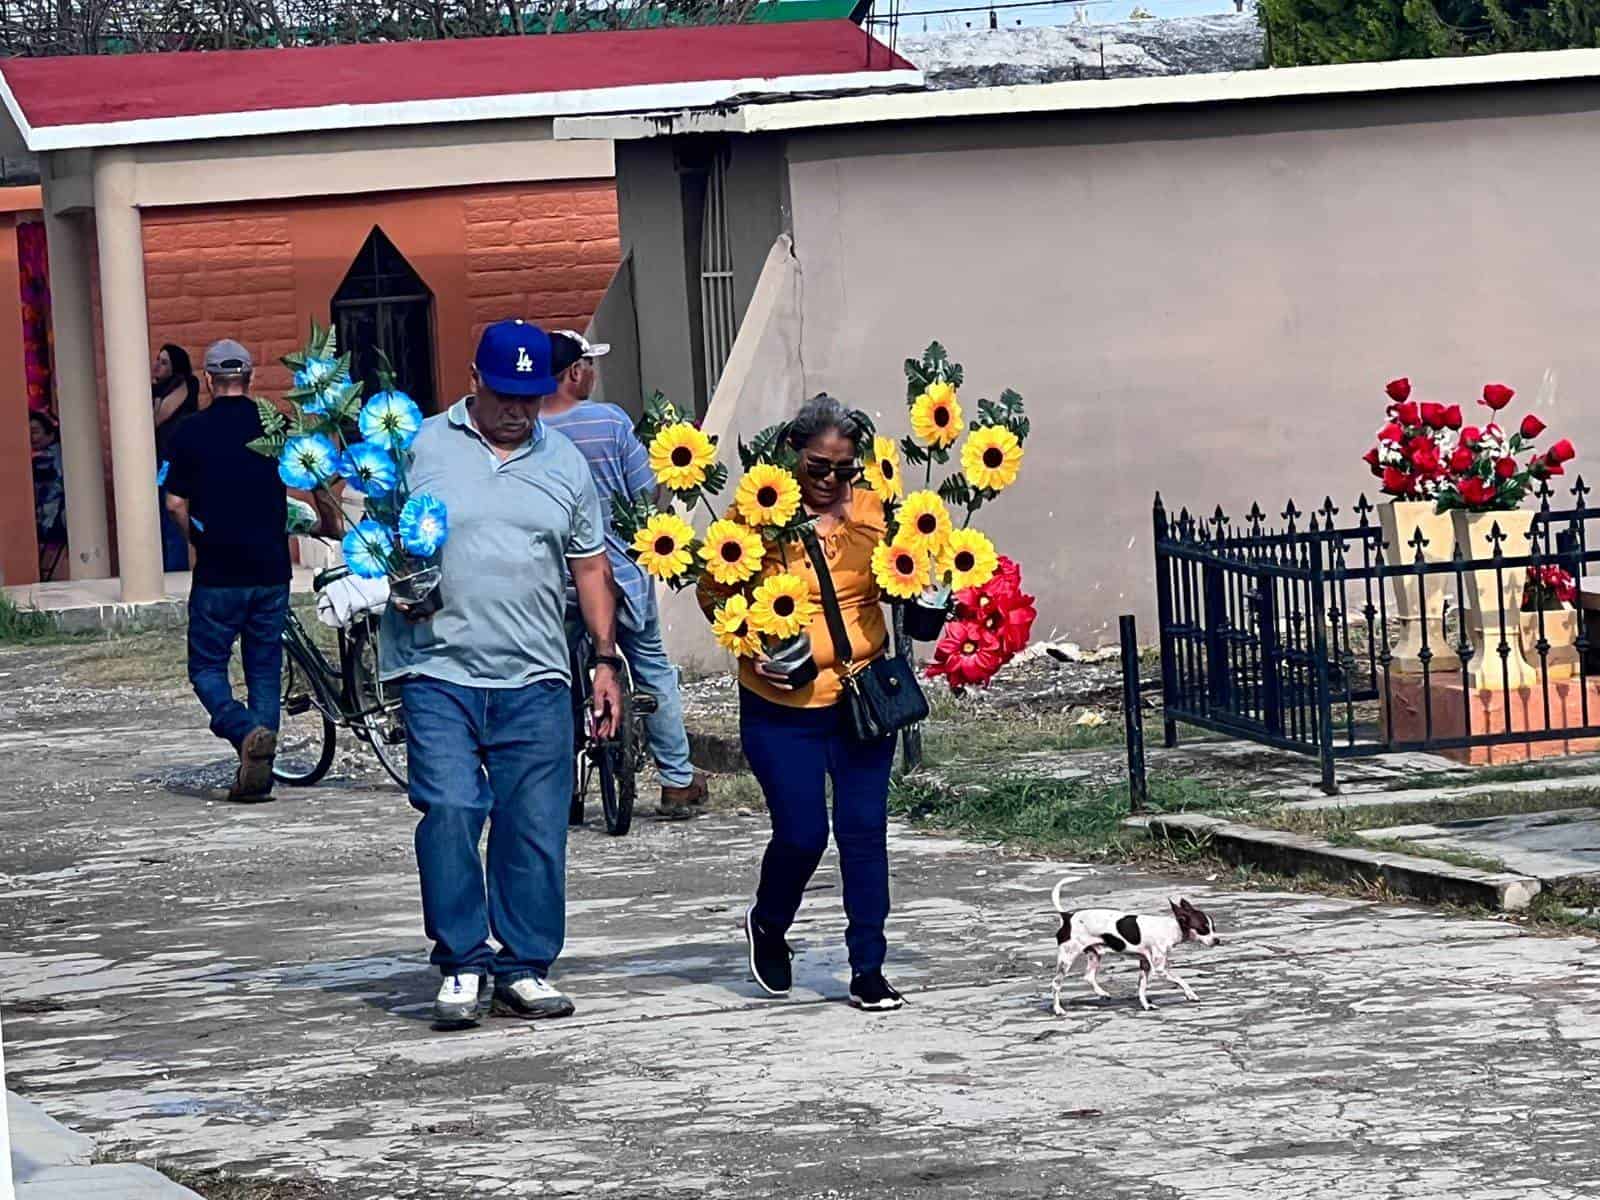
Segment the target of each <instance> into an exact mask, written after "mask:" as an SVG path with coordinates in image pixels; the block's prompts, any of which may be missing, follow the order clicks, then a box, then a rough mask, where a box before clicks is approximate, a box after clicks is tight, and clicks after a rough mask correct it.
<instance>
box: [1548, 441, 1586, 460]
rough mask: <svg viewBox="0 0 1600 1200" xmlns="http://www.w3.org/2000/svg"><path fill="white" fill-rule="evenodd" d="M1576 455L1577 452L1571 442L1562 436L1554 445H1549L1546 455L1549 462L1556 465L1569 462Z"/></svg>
mask: <svg viewBox="0 0 1600 1200" xmlns="http://www.w3.org/2000/svg"><path fill="white" fill-rule="evenodd" d="M1577 456H1578V452H1577V451H1576V450H1574V449H1573V448H1572V443H1571V442H1570V441H1568V440H1567V439H1566V438H1562V439H1561V440H1560V441H1559V442H1557V443H1556V444H1555V445H1554V446H1551V447H1550V452H1549V454H1547V455H1546V457H1547V458H1548V459H1549V460H1550V461H1551V462H1553V463H1556V464H1558V465H1559V464H1561V463H1567V462H1571V461H1572V460H1573V459H1574V458H1576V457H1577Z"/></svg>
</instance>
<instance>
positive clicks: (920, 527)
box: [917, 513, 939, 537]
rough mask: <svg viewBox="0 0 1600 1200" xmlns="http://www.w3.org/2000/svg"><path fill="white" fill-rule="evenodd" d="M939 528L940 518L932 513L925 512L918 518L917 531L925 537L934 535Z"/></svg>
mask: <svg viewBox="0 0 1600 1200" xmlns="http://www.w3.org/2000/svg"><path fill="white" fill-rule="evenodd" d="M938 529H939V518H938V517H936V516H934V515H933V514H932V513H923V514H922V515H921V516H920V517H918V518H917V532H918V533H920V534H922V535H923V536H924V537H932V536H933V534H934V533H936V532H937V531H938Z"/></svg>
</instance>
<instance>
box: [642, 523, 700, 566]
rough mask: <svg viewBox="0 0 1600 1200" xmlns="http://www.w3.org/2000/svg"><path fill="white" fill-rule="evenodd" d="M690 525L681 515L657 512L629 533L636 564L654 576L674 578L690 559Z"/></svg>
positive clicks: (691, 541)
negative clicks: (641, 526) (641, 525)
mask: <svg viewBox="0 0 1600 1200" xmlns="http://www.w3.org/2000/svg"><path fill="white" fill-rule="evenodd" d="M693 542H694V526H693V525H690V524H689V522H687V521H685V520H684V519H683V518H682V517H675V516H673V515H672V514H671V513H659V514H657V515H656V516H653V517H651V518H650V520H649V521H648V522H647V523H646V524H645V527H644V528H643V529H641V530H639V532H638V533H636V534H634V535H633V548H634V550H635V552H636V553H637V554H638V556H639V565H640V566H641V567H643V568H644V569H645V570H646V571H649V572H650V574H652V575H654V576H655V577H656V578H657V579H676V578H677V577H678V576H680V575H682V574H683V573H684V572H685V571H687V570H688V569H689V563H690V562H691V561H693V553H692V545H693Z"/></svg>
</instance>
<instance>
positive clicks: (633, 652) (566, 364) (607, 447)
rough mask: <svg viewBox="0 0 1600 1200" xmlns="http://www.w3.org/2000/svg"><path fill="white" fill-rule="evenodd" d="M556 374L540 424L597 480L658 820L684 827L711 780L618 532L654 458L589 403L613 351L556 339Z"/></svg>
mask: <svg viewBox="0 0 1600 1200" xmlns="http://www.w3.org/2000/svg"><path fill="white" fill-rule="evenodd" d="M550 340H551V344H552V345H551V368H552V370H553V371H554V372H555V375H556V380H557V382H558V383H559V385H560V390H559V391H557V392H556V394H555V395H554V396H546V397H545V399H544V404H543V406H542V407H541V408H540V410H539V419H540V420H542V421H543V422H544V423H545V425H546V426H547V427H548V428H550V429H555V430H558V431H559V432H561V433H563V434H565V435H566V436H567V437H568V438H569V439H571V441H572V443H573V445H575V446H577V447H578V449H579V450H580V451H581V452H582V454H583V456H584V458H586V459H588V461H589V470H590V471H591V472H592V473H593V475H594V482H595V487H596V489H598V491H599V493H600V503H601V506H602V507H603V508H604V509H605V513H606V526H607V528H606V551H607V554H608V556H609V557H610V559H611V572H612V574H613V576H615V578H616V584H617V588H618V590H619V592H620V593H621V595H620V597H619V600H618V604H617V645H618V648H619V649H621V651H622V654H623V657H624V658H626V659H627V660H628V669H629V670H630V671H632V673H633V678H634V682H635V683H636V684H637V686H638V687H639V689H640V690H641V691H643V692H647V693H649V694H650V695H652V696H654V697H655V699H656V711H655V712H654V713H652V714H651V715H650V716H649V717H647V718H646V719H645V727H646V730H647V731H648V733H649V740H650V755H651V757H652V758H653V759H655V763H656V770H657V772H658V773H659V774H660V776H661V804H660V807H658V808H657V809H656V812H657V813H658V815H660V816H662V817H667V818H672V819H682V818H684V817H691V816H693V815H694V806H695V805H698V804H703V803H704V802H705V799H706V794H707V788H706V779H705V776H704V775H702V774H700V773H699V772H697V771H696V770H695V769H694V768H693V767H692V766H691V765H690V763H689V735H688V733H687V732H685V730H684V727H683V701H682V699H681V698H680V696H679V694H678V672H677V668H676V667H674V666H673V665H672V661H671V660H670V659H669V658H668V657H667V650H666V646H665V645H664V644H663V643H662V641H661V616H660V613H659V611H658V610H657V608H656V595H655V586H654V585H653V584H652V583H651V581H650V577H649V576H648V575H646V574H645V573H644V572H643V571H642V570H640V568H639V564H638V563H636V562H634V561H633V559H631V558H629V557H628V552H627V548H626V547H625V546H624V544H623V542H622V539H621V538H619V537H618V536H617V534H616V532H615V531H614V530H613V529H611V527H610V525H611V500H612V497H613V496H618V495H620V496H626V497H629V498H632V497H635V496H637V495H638V494H639V493H640V492H650V493H652V494H653V493H654V492H655V490H656V479H655V474H654V473H653V472H652V471H651V470H650V456H649V455H648V454H647V453H646V452H645V448H644V446H643V445H641V444H640V442H639V439H638V437H637V436H636V435H635V434H634V432H633V422H632V420H630V419H629V417H628V414H627V413H625V412H623V411H622V410H621V409H620V408H618V407H617V406H616V405H614V404H600V403H597V402H595V401H593V400H590V399H589V395H590V393H591V392H593V391H594V385H595V379H596V370H595V363H594V360H595V359H597V358H600V357H601V356H603V355H605V354H607V353H609V351H610V349H611V347H610V346H606V345H591V344H590V343H589V341H588V340H587V339H585V338H584V337H583V336H582V335H581V334H577V333H572V332H568V331H562V332H557V333H553V334H551V338H550Z"/></svg>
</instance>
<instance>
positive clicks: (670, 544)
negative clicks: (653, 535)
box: [656, 534, 678, 554]
mask: <svg viewBox="0 0 1600 1200" xmlns="http://www.w3.org/2000/svg"><path fill="white" fill-rule="evenodd" d="M677 548H678V543H677V541H676V540H674V539H673V538H669V537H667V536H666V535H665V534H663V535H662V536H661V537H658V538H657V539H656V553H657V554H671V553H672V552H673V551H674V550H676V549H677Z"/></svg>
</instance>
